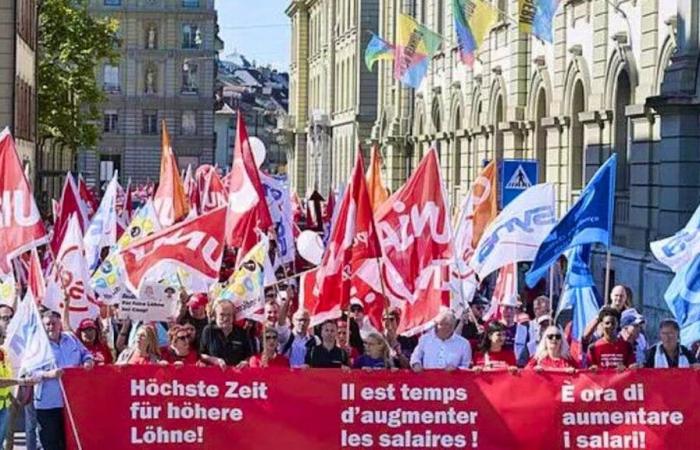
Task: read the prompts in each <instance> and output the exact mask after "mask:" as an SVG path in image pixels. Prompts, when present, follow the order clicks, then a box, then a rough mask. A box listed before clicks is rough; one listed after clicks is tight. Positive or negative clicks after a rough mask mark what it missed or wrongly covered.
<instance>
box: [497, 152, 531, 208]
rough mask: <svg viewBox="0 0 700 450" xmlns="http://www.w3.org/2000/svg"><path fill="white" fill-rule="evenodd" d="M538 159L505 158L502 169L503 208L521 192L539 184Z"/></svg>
mask: <svg viewBox="0 0 700 450" xmlns="http://www.w3.org/2000/svg"><path fill="white" fill-rule="evenodd" d="M537 172H538V167H537V161H536V160H527V159H504V160H503V162H502V163H501V170H500V174H499V175H500V176H501V177H500V183H499V184H500V188H501V195H500V197H501V209H502V208H505V207H506V205H508V203H510V202H512V201H513V200H514V199H515V198H516V197H517V196H518V195H520V193H521V192H523V191H524V190H526V189H527V188H529V187H531V186H533V185H535V184H537V182H538V180H537Z"/></svg>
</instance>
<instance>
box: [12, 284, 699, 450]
mask: <svg viewBox="0 0 700 450" xmlns="http://www.w3.org/2000/svg"><path fill="white" fill-rule="evenodd" d="M265 294H266V296H265V297H266V298H265V304H264V309H263V317H264V320H263V322H262V323H257V322H252V321H242V322H240V321H236V320H235V311H234V307H233V304H232V303H231V302H229V301H223V300H220V299H210V298H209V297H208V296H207V294H203V293H198V294H192V295H187V294H185V293H182V294H181V295H180V298H179V300H178V305H179V314H178V315H177V317H175V318H173V320H171V321H170V322H168V323H164V322H156V323H138V322H132V321H130V320H128V319H122V318H120V315H119V308H118V305H112V306H110V307H104V308H103V311H102V313H103V315H102V316H101V317H97V318H95V319H85V320H82V321H81V322H80V325H79V326H78V328H77V329H75V330H72V329H71V328H70V326H69V323H70V320H69V311H70V308H69V305H68V302H66V306H65V308H64V311H63V313H62V314H59V313H57V312H55V311H50V310H46V311H44V312H43V313H42V320H43V325H44V327H45V329H46V331H47V334H48V337H49V340H50V344H51V349H52V350H53V353H54V356H55V358H56V361H57V363H58V368H57V369H54V370H50V371H43V372H36V373H33V374H31V376H28V377H26V378H21V379H19V378H13V376H12V373H11V369H10V367H9V364H8V363H7V362H6V358H5V353H4V352H3V351H0V426H2V429H0V433H2V436H4V435H5V433H6V430H7V426H8V423H10V419H9V416H11V415H12V409H13V404H14V405H15V408H14V409H17V407H18V405H19V407H20V408H24V409H25V425H26V426H25V428H26V430H27V448H29V449H32V448H38V444H37V439H36V437H37V432H36V430H37V429H38V430H39V432H38V437H39V440H40V442H41V444H42V447H43V448H44V449H47V450H50V449H62V448H65V442H64V437H63V436H64V424H63V407H64V401H63V397H62V395H61V391H60V386H59V379H60V377H61V375H62V372H63V369H65V368H69V367H81V366H82V367H85V368H86V369H90V368H92V367H93V366H95V365H105V364H116V365H148V364H157V365H163V366H165V365H175V366H178V365H195V366H216V367H219V368H221V369H227V368H231V367H233V368H238V369H241V368H245V367H251V368H268V367H277V368H292V369H300V370H304V369H317V368H323V369H333V368H336V369H343V370H352V369H361V370H366V371H372V370H382V369H390V370H398V369H411V370H413V371H415V372H420V371H423V370H435V369H439V370H448V371H451V370H473V371H477V372H484V371H500V370H503V371H509V372H513V373H515V372H517V371H519V370H534V371H548V370H552V371H566V372H570V373H571V372H574V371H576V370H580V369H589V370H601V369H615V370H625V369H634V368H639V367H647V368H696V369H698V368H700V364H698V362H697V361H698V356H700V351H699V350H698V348H697V346H694V347H692V348H689V347H686V346H685V345H681V343H680V342H679V335H680V330H679V326H678V323H677V322H676V321H674V320H662V321H661V323H660V326H659V330H658V335H659V337H660V342H658V343H657V344H655V345H652V346H648V345H647V340H646V337H645V319H644V317H643V316H642V315H641V314H639V313H638V312H637V310H636V309H634V307H633V304H632V298H631V291H630V290H629V289H628V288H626V287H625V286H615V287H614V288H613V289H612V291H611V294H610V298H609V300H608V302H607V304H606V305H605V306H603V307H602V308H601V310H600V312H599V314H598V316H597V318H596V319H595V320H593V321H592V322H591V323H589V324H588V326H587V327H586V329H585V330H584V333H583V335H584V336H583V341H582V342H579V343H576V346H577V349H578V351H577V352H576V354H574V352H572V349H571V344H572V333H571V322H569V323H568V324H563V325H564V326H561V325H559V324H561V323H562V322H563V321H562V320H555V318H554V317H553V314H552V305H551V303H550V298H549V297H547V296H538V297H535V298H534V299H532V300H531V301H529V302H527V301H526V302H523V303H521V302H520V300H519V298H511V299H508V300H506V301H504V302H502V303H501V304H500V305H498V306H497V308H496V311H491V316H492V317H491V318H490V319H489V320H485V319H484V316H485V314H486V311H487V309H488V308H490V307H492V305H491V303H492V302H491V301H490V300H487V299H486V297H484V296H483V295H481V294H477V295H476V296H475V297H474V299H473V300H472V301H471V302H470V304H469V305H468V307H467V308H466V309H465V311H464V312H463V313H462V314H461V315H460V316H459V317H458V316H457V315H456V314H455V313H454V312H453V311H451V310H447V309H445V310H444V311H442V312H441V313H440V314H439V315H438V317H436V318H435V320H434V326H433V327H432V328H430V329H428V330H427V331H425V332H424V333H422V335H420V336H413V337H406V336H402V335H399V334H397V330H398V329H399V324H400V321H401V313H400V310H399V309H396V308H387V309H386V310H385V311H384V314H383V315H382V326H381V327H380V328H381V330H377V329H375V328H374V327H373V326H372V325H371V324H370V321H369V320H368V318H367V317H366V316H365V314H364V307H363V304H362V303H361V302H359V301H357V300H353V301H352V302H351V304H350V305H349V308H348V310H347V311H346V312H344V313H343V314H342V316H341V317H340V318H338V319H334V320H328V321H325V322H323V323H321V324H319V325H317V326H315V327H311V326H310V319H311V318H310V316H309V312H308V311H305V310H304V309H302V308H300V307H299V306H298V296H297V292H296V289H295V287H294V285H292V284H289V285H287V286H284V289H283V290H282V291H280V290H279V288H278V287H275V288H268V289H267V290H266V292H265ZM528 311H529V312H528ZM13 313H14V311H13V309H12V308H11V307H9V306H6V305H4V306H0V339H2V338H3V337H4V330H5V328H6V326H7V323H8V322H9V321H10V319H11V318H12V315H13ZM559 319H561V318H559ZM558 323H559V324H558ZM14 385H20V386H21V388H20V391H19V395H17V396H16V397H17V398H15V397H13V395H12V391H11V389H10V388H11V387H12V386H14ZM32 386H34V387H33V391H34V392H33V400H32V395H31V394H30V395H26V393H25V394H24V395H22V392H23V391H26V390H28V389H32ZM22 397H23V398H22ZM37 425H38V426H37Z"/></svg>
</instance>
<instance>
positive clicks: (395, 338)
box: [382, 307, 418, 369]
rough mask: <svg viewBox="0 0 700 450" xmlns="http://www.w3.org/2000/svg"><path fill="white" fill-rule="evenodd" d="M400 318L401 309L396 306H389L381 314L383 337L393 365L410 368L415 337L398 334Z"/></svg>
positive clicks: (415, 341) (415, 342)
mask: <svg viewBox="0 0 700 450" xmlns="http://www.w3.org/2000/svg"><path fill="white" fill-rule="evenodd" d="M400 320H401V310H399V309H398V308H396V307H393V308H389V309H388V310H386V311H385V312H384V315H383V316H382V325H383V328H384V339H385V340H386V342H387V345H388V346H389V351H390V354H391V357H392V359H393V364H394V367H399V368H401V369H410V368H411V353H412V352H413V350H414V349H415V348H416V344H417V343H418V342H417V339H416V338H415V337H413V336H412V337H406V336H399V334H398V328H399V321H400Z"/></svg>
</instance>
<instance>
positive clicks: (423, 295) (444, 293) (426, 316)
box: [397, 266, 450, 336]
mask: <svg viewBox="0 0 700 450" xmlns="http://www.w3.org/2000/svg"><path fill="white" fill-rule="evenodd" d="M428 270H429V272H430V276H429V280H430V281H429V282H428V285H427V286H426V287H425V288H423V289H421V290H420V291H419V295H418V299H417V300H416V301H415V302H401V304H400V308H401V321H400V322H399V328H398V330H397V333H398V334H401V335H405V336H414V335H416V334H418V333H422V332H423V331H425V330H427V329H428V328H430V327H431V326H432V325H433V320H434V319H435V317H436V316H437V315H438V314H439V313H440V311H441V310H442V309H444V308H447V307H448V306H449V304H450V289H449V286H448V285H447V283H446V282H447V279H448V273H449V271H448V268H447V266H442V267H440V266H431V267H429V269H428Z"/></svg>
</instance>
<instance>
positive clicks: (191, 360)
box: [160, 324, 199, 365]
mask: <svg viewBox="0 0 700 450" xmlns="http://www.w3.org/2000/svg"><path fill="white" fill-rule="evenodd" d="M168 338H169V340H170V345H168V346H166V347H163V348H161V349H160V355H161V357H162V358H163V361H166V362H168V363H170V364H177V365H183V364H184V365H190V364H197V362H198V361H199V355H198V354H197V351H196V350H195V349H194V348H193V347H192V344H191V341H190V332H189V330H187V328H185V326H184V325H177V324H176V325H173V326H172V327H171V328H170V330H168Z"/></svg>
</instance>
